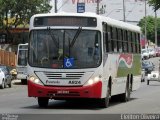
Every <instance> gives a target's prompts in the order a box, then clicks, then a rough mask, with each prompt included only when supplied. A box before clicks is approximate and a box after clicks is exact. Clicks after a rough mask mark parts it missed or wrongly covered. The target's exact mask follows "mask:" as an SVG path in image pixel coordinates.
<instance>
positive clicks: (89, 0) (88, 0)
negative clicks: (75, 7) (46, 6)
mask: <svg viewBox="0 0 160 120" xmlns="http://www.w3.org/2000/svg"><path fill="white" fill-rule="evenodd" d="M97 1H98V0H72V4H77V3H87V4H89V3H97ZM101 1H102V0H99V2H101Z"/></svg>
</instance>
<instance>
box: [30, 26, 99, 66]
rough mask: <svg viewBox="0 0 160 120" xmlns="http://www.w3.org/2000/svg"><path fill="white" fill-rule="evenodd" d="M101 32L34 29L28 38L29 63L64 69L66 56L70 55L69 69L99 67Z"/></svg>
mask: <svg viewBox="0 0 160 120" xmlns="http://www.w3.org/2000/svg"><path fill="white" fill-rule="evenodd" d="M100 39H101V36H100V32H98V31H93V30H92V31H91V30H83V29H78V30H70V29H61V30H34V31H32V32H31V37H30V42H31V45H32V46H30V52H29V54H30V57H29V64H30V65H31V66H37V67H46V68H65V64H64V61H65V59H66V58H70V59H71V58H73V64H72V65H73V66H72V67H71V68H89V67H98V66H99V65H100V62H101V44H100Z"/></svg>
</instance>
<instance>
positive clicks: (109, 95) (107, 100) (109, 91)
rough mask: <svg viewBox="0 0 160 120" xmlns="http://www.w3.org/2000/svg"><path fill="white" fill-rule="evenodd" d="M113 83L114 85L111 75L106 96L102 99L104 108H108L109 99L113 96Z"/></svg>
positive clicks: (101, 103) (101, 104)
mask: <svg viewBox="0 0 160 120" xmlns="http://www.w3.org/2000/svg"><path fill="white" fill-rule="evenodd" d="M111 85H112V79H111V77H109V80H108V85H107V91H106V96H105V98H102V99H100V107H102V108H107V107H108V106H109V101H110V98H111Z"/></svg>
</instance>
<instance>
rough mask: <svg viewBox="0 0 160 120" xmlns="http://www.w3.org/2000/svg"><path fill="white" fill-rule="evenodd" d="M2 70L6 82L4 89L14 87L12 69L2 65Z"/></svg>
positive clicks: (0, 67)
mask: <svg viewBox="0 0 160 120" xmlns="http://www.w3.org/2000/svg"><path fill="white" fill-rule="evenodd" d="M0 69H1V70H2V72H3V73H4V76H5V77H4V82H3V84H4V87H7V85H8V86H9V87H11V85H12V83H11V82H12V75H11V73H10V68H9V67H8V66H4V65H1V66H0Z"/></svg>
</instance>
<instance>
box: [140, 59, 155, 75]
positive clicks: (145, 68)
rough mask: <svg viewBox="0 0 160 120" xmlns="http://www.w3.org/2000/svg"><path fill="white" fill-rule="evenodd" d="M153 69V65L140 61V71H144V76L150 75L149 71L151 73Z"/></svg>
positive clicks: (146, 61)
mask: <svg viewBox="0 0 160 120" xmlns="http://www.w3.org/2000/svg"><path fill="white" fill-rule="evenodd" d="M154 68H155V65H154V64H153V63H152V62H151V61H148V60H143V61H142V71H145V75H147V74H150V73H151V71H153V70H154Z"/></svg>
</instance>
